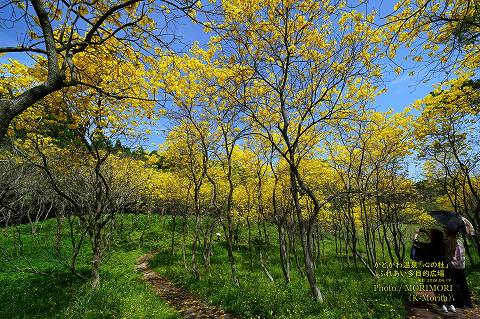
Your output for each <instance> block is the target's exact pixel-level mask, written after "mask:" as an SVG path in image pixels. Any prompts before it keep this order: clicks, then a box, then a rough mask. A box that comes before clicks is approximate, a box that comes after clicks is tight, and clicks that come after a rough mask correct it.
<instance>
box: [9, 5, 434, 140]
mask: <svg viewBox="0 0 480 319" xmlns="http://www.w3.org/2000/svg"><path fill="white" fill-rule="evenodd" d="M394 3H395V1H393V0H381V1H376V0H375V1H370V4H369V5H368V7H365V6H363V7H359V8H358V9H357V10H358V11H360V10H362V11H363V10H366V11H368V12H370V11H371V10H374V9H375V10H376V11H377V12H379V14H378V16H379V17H382V16H385V15H386V14H387V13H389V12H390V11H391V10H392V8H393V6H394ZM0 27H5V26H4V25H2V26H0ZM170 29H171V30H170V31H172V32H173V33H175V34H176V35H178V36H179V39H180V41H179V42H178V43H177V44H176V46H175V49H176V50H178V51H187V50H188V48H189V47H190V45H191V44H192V43H193V41H198V42H199V43H200V45H206V43H207V42H208V39H209V35H208V34H205V33H204V32H203V27H201V26H200V25H198V24H193V23H191V22H190V20H189V19H180V20H177V21H175V22H174V24H172V25H170ZM24 33H25V29H24V28H23V27H22V26H21V25H18V26H16V27H15V28H13V29H0V46H14V45H16V44H17V43H18V42H17V41H18V40H19V39H22V38H23V37H24ZM406 54H408V52H407V51H406V50H400V52H399V54H398V57H399V58H398V59H397V61H396V62H397V63H400V64H401V65H402V66H404V67H406V68H411V67H413V64H412V63H411V62H407V61H404V60H403V59H402V56H405V55H406ZM7 58H15V59H18V60H20V61H21V62H24V63H28V61H29V58H28V56H26V55H24V54H7V55H6V56H3V57H0V63H4V62H6V60H7ZM419 76H420V77H421V74H420V75H417V76H413V77H411V76H408V75H407V74H406V72H405V74H401V75H398V76H396V75H393V76H392V75H388V74H387V75H386V76H385V86H386V88H387V92H386V93H384V94H383V95H381V96H379V97H378V98H377V99H376V100H375V101H374V102H373V103H372V105H371V106H372V107H373V108H375V109H376V110H379V111H386V110H388V109H393V110H394V111H395V112H400V111H402V110H403V109H404V108H405V107H406V106H409V105H410V104H411V103H413V102H414V101H415V100H417V99H420V98H422V97H424V96H425V95H426V94H428V93H429V92H430V91H432V84H434V83H437V82H439V81H440V80H441V79H439V78H433V79H432V80H431V81H429V82H427V83H422V82H421V81H420V77H419ZM167 126H168V122H167V121H165V120H161V121H160V122H159V123H158V128H157V129H154V130H152V132H153V135H152V136H150V137H148V138H146V141H145V142H144V143H143V144H144V147H145V148H148V149H154V148H155V147H154V146H153V145H152V143H160V142H162V141H163V140H164V133H161V132H160V131H163V130H164V129H165V128H166V127H167ZM155 132H157V134H155Z"/></svg>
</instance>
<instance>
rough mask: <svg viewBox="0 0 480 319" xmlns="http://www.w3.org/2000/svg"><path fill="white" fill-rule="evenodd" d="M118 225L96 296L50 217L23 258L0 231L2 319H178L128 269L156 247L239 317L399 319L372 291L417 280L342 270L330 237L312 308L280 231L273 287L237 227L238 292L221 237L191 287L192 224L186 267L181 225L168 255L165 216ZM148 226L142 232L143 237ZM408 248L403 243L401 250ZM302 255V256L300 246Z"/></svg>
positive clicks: (479, 286)
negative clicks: (63, 260) (281, 250)
mask: <svg viewBox="0 0 480 319" xmlns="http://www.w3.org/2000/svg"><path fill="white" fill-rule="evenodd" d="M115 223H116V227H117V228H118V229H119V230H118V231H117V232H116V234H115V235H114V236H113V237H112V239H111V247H110V249H109V250H108V252H107V254H106V256H105V260H104V262H103V264H102V268H101V280H102V281H101V287H100V289H98V290H92V289H91V287H90V282H89V281H88V280H84V279H78V278H76V277H74V276H73V275H71V274H70V273H69V272H68V271H67V270H66V269H65V268H63V267H61V266H60V265H59V264H58V263H57V262H55V261H54V255H53V252H54V249H53V248H54V246H55V230H56V222H55V221H54V220H50V221H47V222H43V223H41V224H40V226H41V227H39V230H38V233H37V234H36V235H35V236H34V235H32V234H31V231H30V227H29V226H28V225H23V226H21V227H19V229H20V234H21V238H22V242H23V251H24V255H25V256H26V257H27V258H21V257H17V256H16V253H15V251H14V250H13V249H12V248H11V247H13V245H12V236H11V235H12V233H11V230H10V231H9V232H7V231H6V230H5V229H3V230H1V233H0V245H1V247H2V249H1V251H2V252H4V253H7V255H9V256H10V257H11V258H10V261H9V262H7V261H6V260H5V258H4V257H2V256H0V285H1V287H2V289H0V318H165V319H169V318H172V319H173V318H179V316H178V315H177V314H176V312H175V311H174V310H173V309H171V308H170V307H169V306H168V305H167V304H166V303H165V302H164V301H162V299H160V298H159V297H158V296H157V295H156V294H155V293H154V291H153V289H152V287H151V286H150V285H149V284H148V283H146V282H144V281H143V280H142V278H141V275H140V274H138V273H136V272H135V271H134V266H135V263H136V260H137V258H138V257H139V256H141V255H142V254H143V253H145V252H148V251H151V250H154V249H155V250H159V251H160V252H159V253H158V254H157V255H156V256H155V257H154V260H153V261H152V265H153V266H154V267H155V269H156V270H157V271H158V272H159V273H161V274H162V275H164V276H166V277H168V278H170V279H171V280H172V281H173V282H175V283H177V284H178V285H181V286H183V287H185V288H186V289H188V290H190V291H191V292H192V293H194V294H195V295H197V296H198V297H199V298H201V299H203V300H205V301H207V302H209V303H211V304H215V305H219V306H222V307H224V308H226V309H229V310H232V311H234V312H236V313H238V314H241V315H243V316H244V317H245V318H292V319H293V318H335V319H337V318H386V319H388V318H405V315H406V310H407V309H406V304H407V294H406V293H397V292H381V291H375V288H374V287H375V285H383V286H385V285H388V284H390V285H392V286H399V285H401V284H403V283H412V282H414V281H415V279H409V278H404V279H399V278H379V279H373V278H372V276H371V275H370V274H369V273H368V272H367V271H366V270H365V269H364V267H363V265H362V264H361V263H360V262H359V263H358V269H356V268H355V267H354V266H353V265H352V264H350V266H347V265H346V263H344V262H343V263H342V262H341V260H340V259H339V258H337V257H336V256H335V244H334V241H333V240H332V239H326V240H325V251H324V256H322V258H321V264H319V265H318V267H317V270H316V271H317V274H316V275H317V282H318V284H319V287H320V290H321V292H322V294H323V296H324V299H325V302H324V303H323V304H319V303H316V302H314V301H313V300H312V298H311V296H310V291H309V287H308V284H307V282H306V279H302V278H301V277H300V275H299V271H298V270H297V268H296V266H295V263H294V261H293V258H292V260H291V277H292V282H291V283H290V285H288V286H286V285H285V283H284V280H283V274H282V271H281V268H280V262H279V257H278V243H277V238H276V237H277V232H276V229H275V228H274V227H273V226H269V227H268V233H269V237H270V241H271V242H270V243H271V246H270V249H269V250H268V253H266V254H265V256H264V259H265V264H266V265H267V268H268V270H269V271H270V272H271V274H272V276H273V277H274V279H275V281H274V282H270V281H269V280H268V279H267V277H266V275H265V274H264V273H263V271H262V269H261V267H260V265H259V262H258V252H257V251H256V250H254V257H253V261H254V262H253V269H251V267H250V261H249V254H248V245H247V230H246V227H242V228H241V229H240V240H239V244H238V245H237V246H235V252H234V253H235V258H236V261H237V267H238V276H239V279H240V287H234V286H233V284H232V280H231V275H230V267H229V264H228V258H227V252H226V248H225V243H224V242H223V240H222V239H221V240H220V241H215V242H214V256H213V257H212V265H211V268H210V273H208V272H206V270H205V269H204V268H203V266H200V270H201V278H200V280H199V281H197V280H195V279H194V277H193V276H192V273H191V271H190V263H191V258H190V249H191V241H192V234H191V231H192V230H193V229H194V227H193V226H194V225H193V220H189V230H190V233H189V234H188V235H187V246H186V248H187V269H185V268H184V265H183V262H182V258H181V238H182V236H181V231H182V227H181V219H179V218H178V219H177V226H176V232H175V252H174V255H173V256H172V254H171V251H170V246H171V229H172V221H171V218H170V217H158V216H151V217H150V218H149V217H147V216H132V215H130V216H125V217H123V218H121V219H118V220H116V221H115ZM410 228H411V227H410ZM144 229H145V230H146V231H145V232H144V233H143V230H144ZM412 229H413V228H412ZM217 231H218V232H220V233H223V232H222V230H221V229H220V228H217V229H215V232H217ZM409 231H410V229H409ZM142 233H143V236H142ZM252 235H253V237H254V238H255V237H257V236H258V231H257V228H256V226H255V227H252ZM222 237H223V236H222ZM407 238H408V237H407ZM62 240H63V245H62V254H63V255H68V254H69V248H70V246H69V241H68V237H67V236H66V232H65V233H64V234H63V237H62ZM408 245H409V243H408V244H407V249H408V248H409V247H408ZM83 248H84V249H83V250H82V251H81V254H80V256H79V262H78V270H79V272H81V273H82V274H84V275H85V276H89V270H90V268H89V265H90V257H91V252H90V243H89V242H88V241H87V242H85V244H84V247H83ZM298 253H299V257H300V258H301V249H300V247H298ZM201 254H202V251H201V250H200V251H199V252H198V260H197V261H198V264H199V265H202V264H203V263H202V259H201ZM378 256H381V254H380V253H379V254H378ZM12 262H13V263H14V264H12ZM28 265H31V266H33V267H35V269H36V270H38V271H42V272H46V273H49V274H50V275H49V276H44V275H38V274H31V273H24V272H18V271H17V267H20V268H24V267H27V266H28ZM467 265H468V263H467ZM467 274H468V280H469V283H470V286H471V289H472V291H473V292H474V294H475V298H476V299H477V302H478V297H477V296H478V295H479V294H480V272H479V271H478V270H472V269H468V270H467Z"/></svg>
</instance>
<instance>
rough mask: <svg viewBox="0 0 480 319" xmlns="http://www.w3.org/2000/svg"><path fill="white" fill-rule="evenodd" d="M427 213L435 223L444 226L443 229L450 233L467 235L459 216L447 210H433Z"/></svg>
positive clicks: (461, 218)
mask: <svg viewBox="0 0 480 319" xmlns="http://www.w3.org/2000/svg"><path fill="white" fill-rule="evenodd" d="M429 213H430V215H431V216H432V217H433V218H435V220H436V221H437V222H439V223H440V224H442V225H443V226H445V228H447V229H448V230H450V231H451V232H454V233H462V234H466V233H467V229H466V226H465V222H464V218H463V217H462V216H460V214H457V213H454V212H451V211H447V210H435V211H431V212H429Z"/></svg>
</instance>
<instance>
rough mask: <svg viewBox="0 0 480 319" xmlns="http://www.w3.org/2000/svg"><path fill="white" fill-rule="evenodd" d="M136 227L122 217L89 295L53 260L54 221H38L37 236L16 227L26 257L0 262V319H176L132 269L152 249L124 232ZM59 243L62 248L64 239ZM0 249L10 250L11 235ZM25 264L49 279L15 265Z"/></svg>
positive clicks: (83, 258) (86, 258)
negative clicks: (98, 279)
mask: <svg viewBox="0 0 480 319" xmlns="http://www.w3.org/2000/svg"><path fill="white" fill-rule="evenodd" d="M144 218H145V216H142V217H141V219H144ZM135 224H136V222H135V221H134V218H132V217H131V216H129V217H128V218H126V225H124V227H125V228H124V230H123V231H122V232H121V234H118V235H117V237H116V239H117V240H116V241H115V243H114V244H113V247H112V249H111V250H110V251H109V252H108V255H107V256H106V260H105V261H104V263H103V265H102V268H101V276H102V282H101V287H100V289H98V290H97V291H92V289H91V285H90V282H89V281H88V280H83V279H78V278H75V277H74V276H73V275H71V274H70V273H69V272H68V271H67V270H65V269H64V268H62V267H61V266H59V265H58V263H55V262H52V260H53V259H54V258H53V256H52V252H53V251H54V249H53V247H54V234H55V221H53V220H49V221H47V222H43V223H42V225H41V229H40V230H39V231H38V233H37V235H36V236H32V235H31V232H30V228H29V226H28V225H24V226H22V227H20V231H21V235H22V241H23V247H24V249H25V256H26V257H27V258H17V259H13V260H10V261H8V262H6V261H5V258H2V259H0V270H1V271H0V285H1V287H2V289H0V318H91V319H94V318H166V319H175V318H180V317H179V316H178V315H177V314H176V313H175V311H174V310H172V309H171V308H170V307H169V306H168V305H166V304H165V303H164V302H163V301H162V300H161V299H159V298H158V297H157V296H156V295H155V293H154V292H153V289H152V288H151V287H150V286H149V285H147V284H146V283H145V282H143V281H142V278H141V275H140V274H137V273H136V272H135V270H134V267H135V263H136V260H137V258H138V257H139V256H141V255H142V254H143V253H144V252H146V251H149V250H152V249H154V248H155V247H154V246H153V245H150V242H149V241H148V240H145V241H144V243H143V245H142V246H139V245H138V242H137V241H135V238H134V236H135V232H130V231H129V229H131V228H133V227H135ZM153 226H155V225H153ZM157 226H158V225H157ZM152 229H155V227H152ZM127 233H129V235H130V236H127V235H126V234H127ZM64 235H66V233H65V234H64ZM6 236H8V238H6ZM148 236H150V237H152V238H156V237H157V234H153V233H152V232H149V233H148ZM63 239H64V245H65V246H66V248H67V247H68V240H67V237H63ZM132 240H133V241H132ZM0 245H2V249H6V247H10V246H11V233H9V234H6V233H5V231H4V232H3V234H0ZM89 248H90V246H89V242H86V243H85V245H84V250H83V251H82V253H81V255H80V257H79V271H80V272H81V273H83V274H84V275H86V276H88V275H89V262H90V249H89ZM65 252H66V249H65ZM12 262H13V263H15V265H14V264H13V263H12ZM28 263H30V264H31V265H32V266H34V267H35V269H36V270H37V271H42V272H48V273H49V274H51V275H53V277H52V276H51V275H48V276H47V275H38V274H31V273H24V272H18V271H17V267H20V268H24V267H26V266H27V265H28Z"/></svg>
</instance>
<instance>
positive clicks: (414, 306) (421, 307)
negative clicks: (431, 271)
mask: <svg viewBox="0 0 480 319" xmlns="http://www.w3.org/2000/svg"><path fill="white" fill-rule="evenodd" d="M426 294H428V293H426ZM432 295H433V294H432ZM456 310H457V312H456V313H454V312H448V313H444V312H442V311H440V310H439V309H438V307H437V306H436V305H435V304H433V303H425V302H416V303H411V304H410V306H409V314H408V317H407V319H444V318H452V319H453V318H455V319H480V308H478V307H476V308H473V309H468V308H466V309H456Z"/></svg>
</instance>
